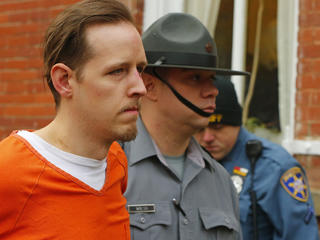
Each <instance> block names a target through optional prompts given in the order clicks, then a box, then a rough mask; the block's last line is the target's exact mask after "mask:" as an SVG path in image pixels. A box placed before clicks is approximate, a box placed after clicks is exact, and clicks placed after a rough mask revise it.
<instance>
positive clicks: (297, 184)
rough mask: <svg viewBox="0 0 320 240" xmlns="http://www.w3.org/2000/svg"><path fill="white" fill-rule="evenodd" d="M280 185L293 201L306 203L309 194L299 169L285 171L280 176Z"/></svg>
mask: <svg viewBox="0 0 320 240" xmlns="http://www.w3.org/2000/svg"><path fill="white" fill-rule="evenodd" d="M280 183H281V185H282V187H283V188H284V189H285V190H286V191H287V192H288V193H289V194H290V196H292V197H293V198H294V199H296V200H298V201H301V202H306V201H308V197H309V192H308V188H307V185H306V180H305V176H304V174H303V172H302V171H301V168H299V167H293V168H290V169H289V170H287V171H286V172H285V173H284V174H283V175H282V176H281V179H280Z"/></svg>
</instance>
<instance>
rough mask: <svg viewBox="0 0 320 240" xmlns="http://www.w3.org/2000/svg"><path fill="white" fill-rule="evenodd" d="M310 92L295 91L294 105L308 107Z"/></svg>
mask: <svg viewBox="0 0 320 240" xmlns="http://www.w3.org/2000/svg"><path fill="white" fill-rule="evenodd" d="M310 97H311V93H310V91H297V93H296V105H303V106H306V105H309V104H310Z"/></svg>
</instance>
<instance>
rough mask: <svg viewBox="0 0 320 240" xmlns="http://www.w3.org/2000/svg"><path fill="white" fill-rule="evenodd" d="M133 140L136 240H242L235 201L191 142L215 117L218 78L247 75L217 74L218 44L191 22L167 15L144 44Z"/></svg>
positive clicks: (130, 198)
mask: <svg viewBox="0 0 320 240" xmlns="http://www.w3.org/2000/svg"><path fill="white" fill-rule="evenodd" d="M142 40H143V45H144V48H145V51H146V57H147V60H148V65H147V69H146V70H145V72H144V74H143V75H142V77H143V80H144V83H145V86H146V88H147V95H146V97H144V98H143V99H141V110H140V118H139V119H138V123H137V125H138V135H137V137H136V139H135V140H133V141H131V142H127V143H124V145H123V148H124V150H125V152H126V155H127V157H128V185H127V190H126V193H125V197H126V198H127V202H128V211H129V213H130V227H131V237H132V239H133V240H154V239H159V240H171V239H172V240H177V239H179V240H180V239H181V240H184V239H192V240H194V239H201V240H206V239H224V240H227V239H241V229H240V223H239V208H238V199H237V193H236V191H235V188H234V186H233V183H232V181H231V179H230V177H229V175H228V173H227V172H226V171H225V169H224V168H223V167H222V166H220V164H219V163H217V162H216V161H214V159H213V158H212V157H211V156H210V154H208V153H207V152H205V151H204V150H203V149H202V148H201V147H200V145H199V144H198V143H197V141H196V140H195V139H194V138H193V135H194V134H195V133H196V132H197V131H199V130H200V129H201V128H204V127H205V126H207V125H208V122H209V116H210V115H211V114H212V113H213V112H214V109H215V98H216V96H217V94H218V90H217V88H216V87H215V84H214V81H215V77H216V75H219V74H226V75H248V73H245V72H238V71H231V70H227V69H221V68H219V67H218V66H217V61H218V57H217V50H216V45H215V42H214V41H213V39H212V37H211V36H210V34H209V32H208V30H207V29H206V28H205V27H204V26H203V24H202V23H201V22H200V21H199V20H198V19H196V18H195V17H193V16H191V15H188V14H184V13H171V14H168V15H165V16H163V17H162V18H160V19H158V20H157V21H156V22H155V23H154V24H153V25H152V26H150V28H149V29H148V30H147V31H146V32H145V33H144V34H143V36H142Z"/></svg>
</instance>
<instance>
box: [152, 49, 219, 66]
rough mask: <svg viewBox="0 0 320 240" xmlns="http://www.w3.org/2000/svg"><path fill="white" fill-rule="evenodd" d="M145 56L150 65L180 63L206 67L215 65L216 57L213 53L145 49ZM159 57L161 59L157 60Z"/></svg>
mask: <svg viewBox="0 0 320 240" xmlns="http://www.w3.org/2000/svg"><path fill="white" fill-rule="evenodd" d="M146 56H147V59H148V63H149V64H152V65H159V66H161V65H177V66H179V65H181V66H197V67H207V68H215V67H217V57H216V56H213V55H206V54H197V53H182V52H174V53H173V52H154V51H146ZM159 59H161V60H160V61H159Z"/></svg>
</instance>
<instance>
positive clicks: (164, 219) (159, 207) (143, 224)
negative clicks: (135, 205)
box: [130, 203, 172, 230]
mask: <svg viewBox="0 0 320 240" xmlns="http://www.w3.org/2000/svg"><path fill="white" fill-rule="evenodd" d="M171 223H172V219H171V212H170V206H169V204H166V203H158V204H155V212H152V213H130V226H131V227H137V228H140V229H141V230H145V229H147V228H149V227H151V226H153V225H166V226H169V225H171Z"/></svg>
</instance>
